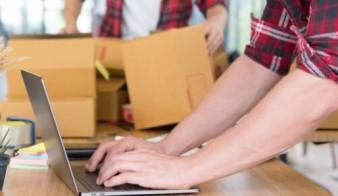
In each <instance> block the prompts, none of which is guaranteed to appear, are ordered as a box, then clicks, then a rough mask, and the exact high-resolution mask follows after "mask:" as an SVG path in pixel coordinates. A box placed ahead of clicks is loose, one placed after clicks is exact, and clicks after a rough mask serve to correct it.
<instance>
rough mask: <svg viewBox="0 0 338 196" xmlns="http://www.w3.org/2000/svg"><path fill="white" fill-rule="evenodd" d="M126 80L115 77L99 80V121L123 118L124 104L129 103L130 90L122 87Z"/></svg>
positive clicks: (115, 120)
mask: <svg viewBox="0 0 338 196" xmlns="http://www.w3.org/2000/svg"><path fill="white" fill-rule="evenodd" d="M125 84H126V80H125V79H123V78H114V79H111V80H110V81H106V80H98V82H97V90H98V96H97V118H98V120H99V121H109V122H117V121H120V120H123V115H122V105H123V104H126V103H128V101H129V98H128V92H127V90H125V89H122V87H123V86H125Z"/></svg>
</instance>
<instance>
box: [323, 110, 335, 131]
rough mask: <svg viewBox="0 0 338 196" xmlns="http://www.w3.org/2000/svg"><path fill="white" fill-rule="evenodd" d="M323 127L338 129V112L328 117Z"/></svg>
mask: <svg viewBox="0 0 338 196" xmlns="http://www.w3.org/2000/svg"><path fill="white" fill-rule="evenodd" d="M320 128H321V129H338V112H336V113H335V114H333V115H332V116H331V117H330V118H328V119H327V120H326V121H325V122H324V123H323V124H322V125H321V127H320Z"/></svg>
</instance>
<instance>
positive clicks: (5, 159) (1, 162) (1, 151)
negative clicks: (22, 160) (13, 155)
mask: <svg viewBox="0 0 338 196" xmlns="http://www.w3.org/2000/svg"><path fill="white" fill-rule="evenodd" d="M8 133H9V128H7V131H6V133H5V135H4V136H3V138H2V139H1V143H0V190H2V186H3V184H4V181H5V176H6V171H7V166H8V164H9V160H10V156H9V155H7V154H5V152H6V150H7V149H8V144H9V142H10V139H9V138H7V137H8Z"/></svg>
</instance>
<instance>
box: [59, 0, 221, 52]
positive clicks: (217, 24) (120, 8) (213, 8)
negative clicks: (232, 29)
mask: <svg viewBox="0 0 338 196" xmlns="http://www.w3.org/2000/svg"><path fill="white" fill-rule="evenodd" d="M81 4H82V0H67V1H66V6H65V18H66V27H65V28H64V29H63V31H64V32H65V33H78V32H79V31H78V29H77V26H76V22H77V18H78V16H79V13H80V10H81ZM196 4H197V5H198V7H199V8H200V10H201V11H202V12H203V13H204V15H205V16H206V18H207V21H206V23H205V34H206V37H207V45H208V50H209V53H210V54H213V53H214V52H215V51H216V50H217V49H218V48H219V47H220V46H221V45H222V44H223V41H224V28H225V25H226V7H225V6H226V0H197V2H196ZM192 8H193V2H192V0H137V1H135V0H107V10H106V14H105V16H104V18H103V21H102V24H101V27H100V30H99V36H103V37H116V38H123V39H132V38H135V37H144V36H147V35H149V34H150V33H151V32H153V31H156V30H167V29H171V28H179V27H184V26H187V25H188V21H189V19H190V17H191V14H192Z"/></svg>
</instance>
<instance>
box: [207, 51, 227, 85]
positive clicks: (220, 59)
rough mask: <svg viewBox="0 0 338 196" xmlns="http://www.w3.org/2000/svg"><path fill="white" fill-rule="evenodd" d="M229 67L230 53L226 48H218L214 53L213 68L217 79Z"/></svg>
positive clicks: (212, 58)
mask: <svg viewBox="0 0 338 196" xmlns="http://www.w3.org/2000/svg"><path fill="white" fill-rule="evenodd" d="M228 67H229V63H228V54H227V53H226V51H225V50H224V49H221V50H218V51H217V52H216V53H215V54H214V55H212V57H211V69H212V73H213V75H214V79H215V80H217V79H218V78H219V77H220V76H221V75H222V74H223V72H224V71H225V70H226V69H227V68H228Z"/></svg>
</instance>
